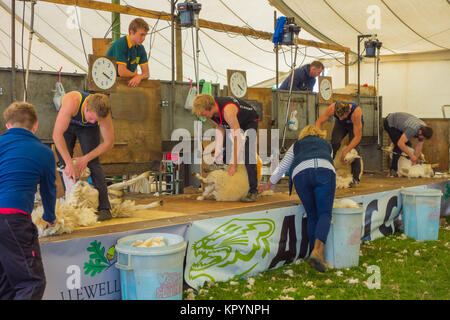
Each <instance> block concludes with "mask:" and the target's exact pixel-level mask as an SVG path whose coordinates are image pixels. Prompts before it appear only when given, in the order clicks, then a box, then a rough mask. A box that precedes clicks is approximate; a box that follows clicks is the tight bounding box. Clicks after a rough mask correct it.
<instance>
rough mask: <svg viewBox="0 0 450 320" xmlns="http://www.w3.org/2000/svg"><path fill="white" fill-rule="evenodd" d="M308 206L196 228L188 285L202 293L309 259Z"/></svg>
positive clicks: (186, 276) (188, 261)
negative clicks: (210, 285)
mask: <svg viewBox="0 0 450 320" xmlns="http://www.w3.org/2000/svg"><path fill="white" fill-rule="evenodd" d="M304 213H305V210H304V209H303V206H291V207H286V208H279V209H272V210H268V211H258V212H252V213H247V214H240V215H235V216H228V217H222V218H215V219H207V220H200V221H195V222H193V224H192V226H191V229H190V231H189V243H188V246H189V249H188V253H187V258H186V267H185V273H184V280H185V281H186V283H188V284H189V285H190V286H192V287H194V288H197V287H198V286H201V285H202V284H203V283H204V282H205V281H207V282H209V281H226V280H229V279H239V278H241V277H244V276H248V275H253V274H258V273H260V272H262V271H264V270H268V269H272V268H276V267H279V266H281V265H284V264H289V263H291V262H293V261H294V260H296V259H300V258H304V257H306V255H307V254H308V237H307V235H306V216H304Z"/></svg>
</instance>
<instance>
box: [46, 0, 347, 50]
mask: <svg viewBox="0 0 450 320" xmlns="http://www.w3.org/2000/svg"><path fill="white" fill-rule="evenodd" d="M41 1H44V2H50V3H56V4H63V5H68V6H78V7H82V8H87V9H94V10H100V11H109V12H117V13H123V14H128V15H133V16H139V17H146V18H151V19H160V20H167V21H171V19H172V17H171V14H170V13H167V12H164V11H154V10H148V9H142V8H136V7H132V6H122V5H118V4H111V3H105V2H99V1H90V0H41ZM199 26H200V28H206V29H212V30H217V31H225V32H229V33H235V34H240V35H243V36H251V37H256V38H260V39H265V40H272V38H273V33H270V32H265V31H258V30H254V29H250V28H242V27H236V26H232V25H228V24H223V23H220V22H213V21H207V20H203V19H199ZM297 43H298V44H300V45H304V46H308V47H315V48H321V49H326V50H333V51H338V52H350V48H347V47H342V46H338V45H334V44H328V43H320V42H316V41H312V40H304V39H298V42H297Z"/></svg>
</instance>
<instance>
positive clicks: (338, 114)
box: [316, 101, 364, 188]
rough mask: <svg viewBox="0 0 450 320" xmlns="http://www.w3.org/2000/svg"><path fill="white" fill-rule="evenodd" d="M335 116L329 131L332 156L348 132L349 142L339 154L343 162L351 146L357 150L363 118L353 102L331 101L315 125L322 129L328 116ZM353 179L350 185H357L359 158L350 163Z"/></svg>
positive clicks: (359, 172) (359, 171)
mask: <svg viewBox="0 0 450 320" xmlns="http://www.w3.org/2000/svg"><path fill="white" fill-rule="evenodd" d="M333 116H334V118H335V121H334V127H333V132H332V133H331V145H332V146H333V158H334V157H335V156H336V154H337V152H338V150H339V148H340V146H341V141H342V139H344V137H345V136H346V135H347V134H348V135H349V141H350V142H349V144H348V146H347V147H346V148H345V150H344V151H343V152H342V154H341V159H340V161H341V162H342V163H343V164H346V163H345V160H344V159H345V156H346V155H347V153H349V152H350V150H352V149H353V148H354V149H356V151H358V153H359V154H360V150H359V146H358V145H359V143H360V142H361V138H362V130H363V124H364V119H363V115H362V110H361V107H360V106H359V105H358V104H356V103H353V102H341V101H336V102H334V103H332V104H331V105H330V106H329V107H328V108H327V109H326V110H325V112H324V113H322V114H321V115H320V117H319V118H318V119H317V121H316V127H317V128H318V129H322V125H323V124H324V123H325V122H326V121H328V119H329V118H330V117H333ZM351 168H352V176H353V181H352V182H351V183H350V187H351V188H352V187H357V186H358V185H359V177H360V174H361V160H360V159H355V161H353V162H352V164H351Z"/></svg>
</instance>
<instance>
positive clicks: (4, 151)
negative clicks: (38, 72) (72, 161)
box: [0, 102, 56, 300]
mask: <svg viewBox="0 0 450 320" xmlns="http://www.w3.org/2000/svg"><path fill="white" fill-rule="evenodd" d="M3 116H4V118H5V120H6V128H7V129H8V130H7V131H6V133H4V134H3V135H1V136H0V300H40V299H42V296H43V295H44V290H45V285H46V279H45V273H44V266H43V264H42V257H41V249H40V246H39V240H38V231H37V229H36V226H35V225H34V224H33V222H32V220H31V213H32V211H33V208H34V197H35V194H36V190H37V185H38V184H39V186H40V188H39V190H40V194H41V199H42V206H43V208H44V213H43V215H42V219H43V220H44V221H46V222H47V223H48V225H50V226H53V225H54V224H55V222H56V216H55V203H56V184H55V157H54V155H53V152H52V150H51V149H50V148H48V147H47V146H45V145H44V144H43V143H42V142H41V141H40V140H39V139H38V138H37V137H36V136H35V135H34V133H35V132H36V131H37V128H38V122H37V113H36V109H35V107H34V106H33V105H31V104H29V103H26V102H14V103H12V104H11V105H10V106H9V107H8V108H7V109H6V110H5V112H4V114H3Z"/></svg>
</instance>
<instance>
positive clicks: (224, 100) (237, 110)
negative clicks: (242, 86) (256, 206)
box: [192, 93, 259, 202]
mask: <svg viewBox="0 0 450 320" xmlns="http://www.w3.org/2000/svg"><path fill="white" fill-rule="evenodd" d="M192 113H193V114H196V115H197V116H199V117H202V118H207V119H210V120H212V122H213V124H214V126H215V128H216V141H217V143H216V152H215V155H216V156H215V161H216V162H217V163H222V159H221V158H222V157H223V155H224V154H225V161H226V163H227V164H228V163H230V166H229V169H228V174H229V175H230V176H233V175H234V174H235V172H236V169H237V164H238V157H240V156H241V155H242V154H241V149H242V148H241V146H242V143H241V132H240V131H241V129H242V130H243V131H244V132H245V131H247V133H248V132H250V131H251V130H254V134H255V139H250V137H249V135H248V134H247V136H246V138H245V145H244V147H245V168H246V169H247V174H248V182H249V185H250V189H249V191H248V194H247V196H246V197H244V198H242V200H241V201H242V202H254V201H256V199H257V195H258V189H257V188H258V177H257V168H256V131H257V129H258V121H259V119H258V113H257V112H256V110H255V109H254V108H253V107H252V106H251V105H249V104H248V103H246V102H245V101H243V100H241V99H236V98H233V97H213V96H212V95H210V94H203V93H202V94H199V95H197V97H196V98H195V99H194V104H193V108H192ZM225 129H227V130H231V133H232V136H233V141H227V136H225ZM223 142H225V143H226V144H227V142H228V143H231V145H232V146H233V152H232V154H233V157H231V155H230V154H227V153H222V152H221V151H222V150H221V149H222V146H223ZM230 158H232V159H230ZM230 160H231V161H230Z"/></svg>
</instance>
